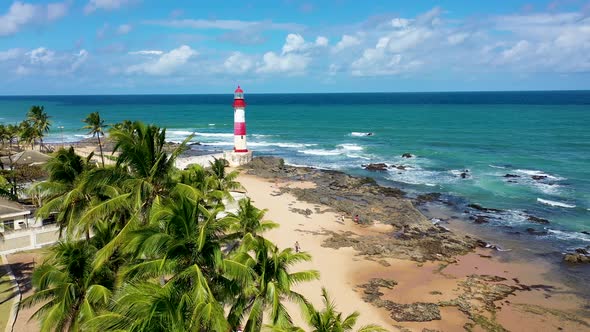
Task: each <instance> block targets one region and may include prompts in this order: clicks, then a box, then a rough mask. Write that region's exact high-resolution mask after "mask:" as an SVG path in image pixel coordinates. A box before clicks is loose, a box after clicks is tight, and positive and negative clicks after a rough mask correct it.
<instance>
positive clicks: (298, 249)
mask: <svg viewBox="0 0 590 332" xmlns="http://www.w3.org/2000/svg"><path fill="white" fill-rule="evenodd" d="M299 251H301V247H300V246H299V241H295V252H299Z"/></svg>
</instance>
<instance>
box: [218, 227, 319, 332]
mask: <svg viewBox="0 0 590 332" xmlns="http://www.w3.org/2000/svg"><path fill="white" fill-rule="evenodd" d="M251 253H253V255H254V256H253V257H252V256H250V255H251ZM236 260H237V261H238V262H240V263H242V264H244V265H248V266H251V267H252V269H253V270H254V272H255V274H256V285H257V286H256V289H255V291H254V292H253V293H251V294H249V293H243V294H240V295H239V296H237V297H236V298H235V300H234V301H233V303H232V306H231V308H230V311H229V316H228V319H229V322H230V324H231V325H232V326H237V325H239V323H240V321H241V320H242V319H246V323H245V328H244V331H246V332H254V331H260V329H261V328H262V323H263V321H264V313H265V311H270V315H269V317H268V320H269V321H270V322H271V324H272V325H275V326H289V325H291V324H292V320H291V316H290V315H289V313H288V312H287V309H286V308H285V306H284V304H283V303H284V300H286V299H288V300H291V301H295V302H298V303H300V304H303V303H305V302H306V300H305V298H304V297H303V296H302V295H301V294H299V293H297V292H295V291H293V290H292V289H291V287H292V286H294V285H296V284H298V283H301V282H307V281H311V280H315V279H318V278H319V272H318V271H316V270H307V271H300V272H290V268H291V267H292V266H293V265H295V264H296V263H299V262H303V261H309V260H311V256H310V255H309V254H307V253H302V252H301V253H295V252H293V250H292V249H291V248H288V249H284V250H282V251H279V249H278V248H277V246H276V245H274V244H273V243H271V242H270V241H268V240H266V239H264V238H261V237H258V238H254V237H252V236H251V235H246V236H245V238H244V241H243V244H242V252H241V253H240V254H239V255H238V256H237V257H236ZM246 316H247V318H246Z"/></svg>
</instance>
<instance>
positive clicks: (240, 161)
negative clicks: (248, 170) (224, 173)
mask: <svg viewBox="0 0 590 332" xmlns="http://www.w3.org/2000/svg"><path fill="white" fill-rule="evenodd" d="M223 159H225V160H227V161H228V162H229V165H230V166H232V167H236V166H241V165H244V164H247V163H249V162H250V161H252V151H246V152H235V151H224V152H223Z"/></svg>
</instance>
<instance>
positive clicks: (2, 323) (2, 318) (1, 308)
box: [0, 268, 14, 331]
mask: <svg viewBox="0 0 590 332" xmlns="http://www.w3.org/2000/svg"><path fill="white" fill-rule="evenodd" d="M0 275H1V276H0V302H4V303H2V304H0V330H2V331H4V328H5V327H6V324H7V323H8V319H9V318H10V310H11V309H12V305H13V303H14V302H13V301H14V298H13V295H14V294H13V293H14V286H13V284H12V281H10V277H9V276H8V274H7V273H6V270H5V269H4V268H0Z"/></svg>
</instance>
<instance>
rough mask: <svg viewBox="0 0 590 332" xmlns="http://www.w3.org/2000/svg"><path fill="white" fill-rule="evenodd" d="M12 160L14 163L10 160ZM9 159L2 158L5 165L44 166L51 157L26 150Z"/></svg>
mask: <svg viewBox="0 0 590 332" xmlns="http://www.w3.org/2000/svg"><path fill="white" fill-rule="evenodd" d="M11 158H12V162H11V161H10V159H11ZM11 158H9V157H2V158H0V159H1V161H2V163H3V164H4V165H7V166H10V165H40V164H44V163H46V162H47V160H49V159H50V158H51V157H49V156H48V155H46V154H44V153H41V152H38V151H33V150H25V151H23V152H19V153H15V154H13V155H12V156H11Z"/></svg>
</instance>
